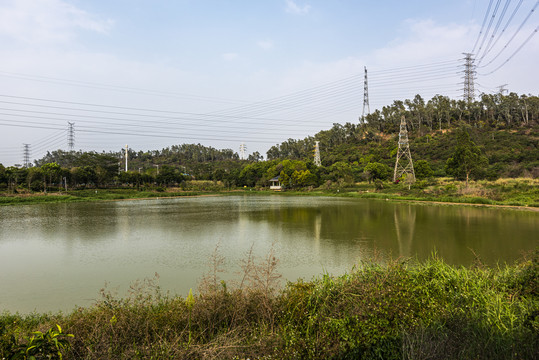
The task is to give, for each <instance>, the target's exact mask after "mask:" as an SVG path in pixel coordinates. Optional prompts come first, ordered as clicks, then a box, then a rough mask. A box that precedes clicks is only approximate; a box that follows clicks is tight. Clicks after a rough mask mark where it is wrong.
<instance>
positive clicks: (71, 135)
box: [67, 121, 75, 151]
mask: <svg viewBox="0 0 539 360" xmlns="http://www.w3.org/2000/svg"><path fill="white" fill-rule="evenodd" d="M67 124H68V130H67V146H68V147H69V150H71V151H73V149H74V148H75V128H74V125H75V123H72V122H69V121H68V122H67Z"/></svg>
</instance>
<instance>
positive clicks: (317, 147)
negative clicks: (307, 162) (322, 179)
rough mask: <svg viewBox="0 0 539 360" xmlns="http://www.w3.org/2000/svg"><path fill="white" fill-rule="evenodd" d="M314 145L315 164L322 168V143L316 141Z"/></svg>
mask: <svg viewBox="0 0 539 360" xmlns="http://www.w3.org/2000/svg"><path fill="white" fill-rule="evenodd" d="M314 143H315V145H314V164H315V165H316V166H321V165H322V161H320V141H315V142H314Z"/></svg>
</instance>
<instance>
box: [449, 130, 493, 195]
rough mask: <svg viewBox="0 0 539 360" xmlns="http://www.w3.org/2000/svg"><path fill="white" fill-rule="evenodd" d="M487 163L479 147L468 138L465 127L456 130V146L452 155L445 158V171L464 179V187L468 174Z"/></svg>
mask: <svg viewBox="0 0 539 360" xmlns="http://www.w3.org/2000/svg"><path fill="white" fill-rule="evenodd" d="M487 165H488V159H487V158H486V157H485V156H483V155H482V154H481V149H480V148H479V147H478V146H477V145H475V143H474V142H473V141H472V140H471V139H470V134H468V131H467V130H466V129H465V128H460V129H459V130H457V146H456V147H455V151H454V152H453V156H451V157H450V158H449V159H447V162H446V165H445V171H446V173H448V174H449V175H452V176H454V177H455V178H457V179H466V187H468V181H469V178H470V176H474V175H476V174H477V173H478V172H479V170H481V169H483V168H484V167H485V166H487Z"/></svg>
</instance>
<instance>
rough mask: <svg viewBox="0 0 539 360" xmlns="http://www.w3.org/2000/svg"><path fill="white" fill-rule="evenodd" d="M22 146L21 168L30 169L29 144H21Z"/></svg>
mask: <svg viewBox="0 0 539 360" xmlns="http://www.w3.org/2000/svg"><path fill="white" fill-rule="evenodd" d="M23 145H24V160H23V162H22V164H23V166H24V167H25V168H27V169H28V168H29V167H30V144H23Z"/></svg>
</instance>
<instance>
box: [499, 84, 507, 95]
mask: <svg viewBox="0 0 539 360" xmlns="http://www.w3.org/2000/svg"><path fill="white" fill-rule="evenodd" d="M507 85H508V84H503V85H500V86H498V89H499V90H498V94H500V95H503V94H504V93H506V92H508V90H507V89H506V88H505V87H506V86H507Z"/></svg>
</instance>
